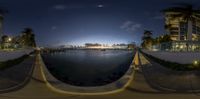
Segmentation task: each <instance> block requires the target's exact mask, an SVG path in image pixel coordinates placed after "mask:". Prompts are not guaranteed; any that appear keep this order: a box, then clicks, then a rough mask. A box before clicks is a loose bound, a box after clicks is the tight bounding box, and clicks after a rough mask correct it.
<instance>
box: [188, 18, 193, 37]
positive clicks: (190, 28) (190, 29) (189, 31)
mask: <svg viewBox="0 0 200 99" xmlns="http://www.w3.org/2000/svg"><path fill="white" fill-rule="evenodd" d="M187 40H188V41H191V40H192V21H191V20H188V29H187Z"/></svg>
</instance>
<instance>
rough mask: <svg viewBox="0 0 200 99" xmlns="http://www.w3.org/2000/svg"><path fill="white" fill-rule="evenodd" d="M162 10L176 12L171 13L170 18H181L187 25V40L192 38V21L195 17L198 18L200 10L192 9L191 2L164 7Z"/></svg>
mask: <svg viewBox="0 0 200 99" xmlns="http://www.w3.org/2000/svg"><path fill="white" fill-rule="evenodd" d="M163 12H173V13H176V14H171V15H170V16H171V17H172V18H182V19H183V21H184V23H186V24H187V26H188V27H187V32H186V38H187V40H192V22H193V21H194V19H195V18H200V10H196V9H194V6H193V5H191V4H178V6H177V7H171V8H168V9H164V10H163Z"/></svg>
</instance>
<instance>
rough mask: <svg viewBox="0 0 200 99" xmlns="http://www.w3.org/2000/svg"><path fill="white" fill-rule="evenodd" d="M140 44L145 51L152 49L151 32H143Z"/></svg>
mask: <svg viewBox="0 0 200 99" xmlns="http://www.w3.org/2000/svg"><path fill="white" fill-rule="evenodd" d="M142 41H143V42H142V44H141V46H142V47H143V48H145V49H149V50H151V49H152V45H153V41H154V40H153V38H152V31H149V30H145V31H144V36H143V37H142Z"/></svg>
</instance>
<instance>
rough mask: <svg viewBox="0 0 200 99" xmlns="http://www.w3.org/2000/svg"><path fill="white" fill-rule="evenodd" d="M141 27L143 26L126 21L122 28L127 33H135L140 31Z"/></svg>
mask: <svg viewBox="0 0 200 99" xmlns="http://www.w3.org/2000/svg"><path fill="white" fill-rule="evenodd" d="M141 27H142V25H141V24H139V23H135V22H133V21H126V22H124V23H123V24H122V26H121V27H120V28H121V29H123V30H125V31H127V32H135V31H136V30H137V29H140V28H141Z"/></svg>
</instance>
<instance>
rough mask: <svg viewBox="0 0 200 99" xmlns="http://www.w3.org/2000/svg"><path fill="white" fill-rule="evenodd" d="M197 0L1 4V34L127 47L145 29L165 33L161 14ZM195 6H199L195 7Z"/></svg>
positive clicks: (4, 0)
mask: <svg viewBox="0 0 200 99" xmlns="http://www.w3.org/2000/svg"><path fill="white" fill-rule="evenodd" d="M187 1H188V2H189V3H192V4H198V3H199V4H200V1H199V0H1V1H0V7H3V8H5V9H7V10H8V11H9V13H8V14H7V15H6V16H5V20H4V22H5V24H4V33H5V34H8V35H17V34H18V33H20V32H21V31H22V30H23V28H25V27H31V28H33V30H34V32H35V34H36V39H37V44H38V45H40V46H46V45H62V44H76V45H80V44H84V43H86V42H91V43H104V44H113V43H128V42H133V41H135V42H137V43H139V42H140V40H141V36H142V33H143V31H144V29H150V30H152V31H153V33H154V36H157V35H161V34H163V33H164V28H163V27H164V25H163V24H164V19H163V17H162V13H161V12H160V10H162V9H164V8H166V7H170V6H172V5H173V4H174V3H180V2H181V3H182V2H187ZM196 6H198V5H196Z"/></svg>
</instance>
